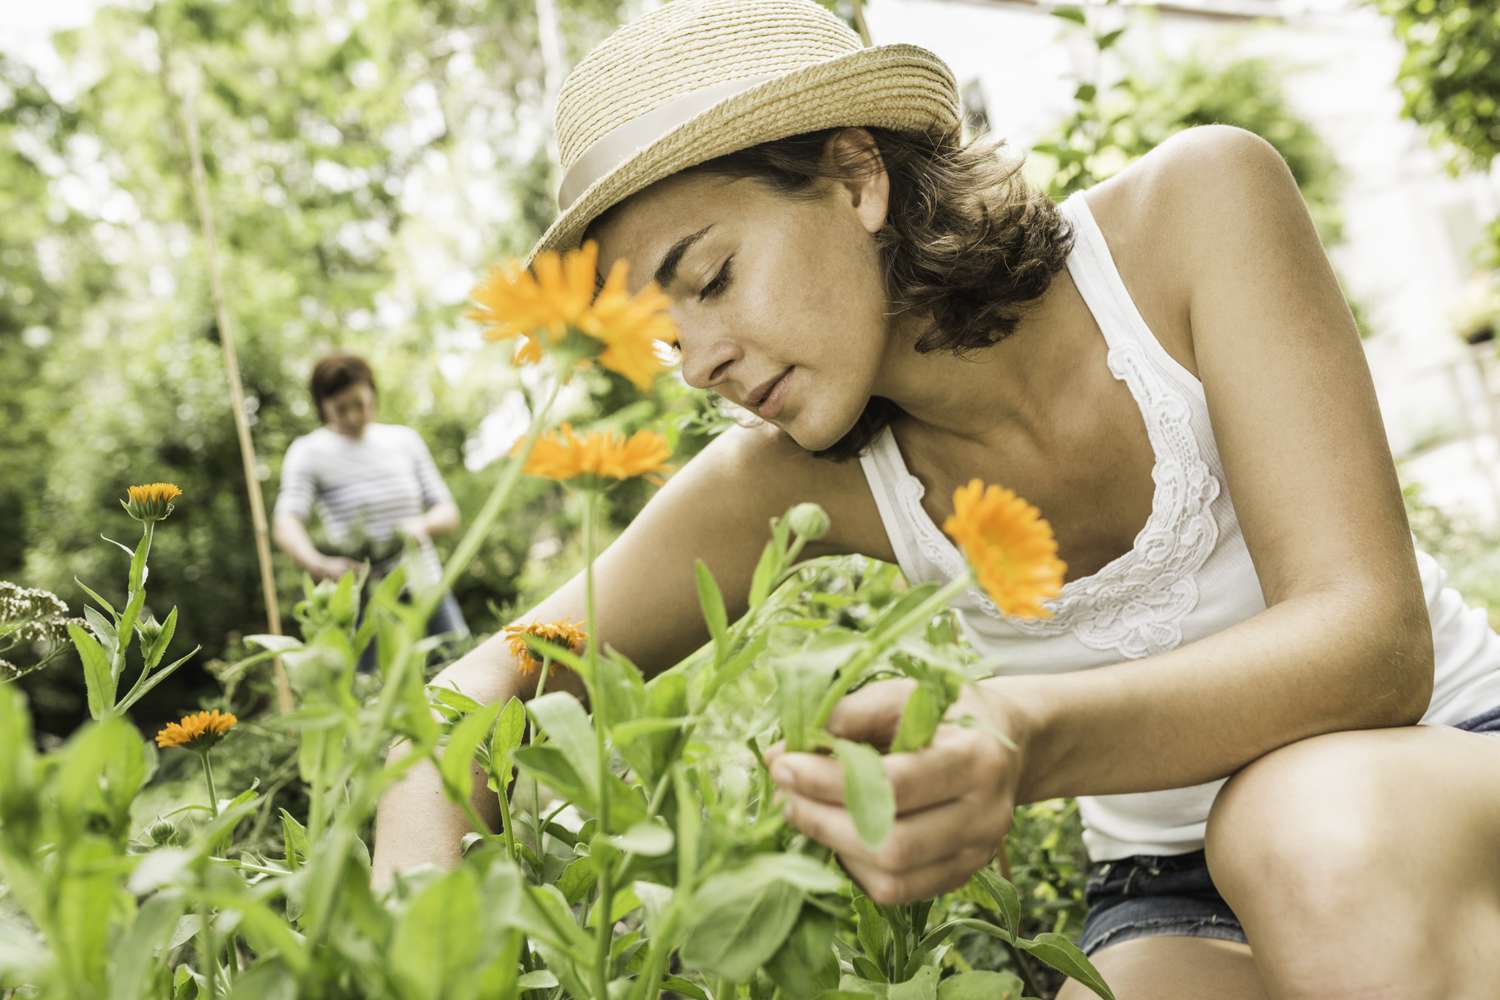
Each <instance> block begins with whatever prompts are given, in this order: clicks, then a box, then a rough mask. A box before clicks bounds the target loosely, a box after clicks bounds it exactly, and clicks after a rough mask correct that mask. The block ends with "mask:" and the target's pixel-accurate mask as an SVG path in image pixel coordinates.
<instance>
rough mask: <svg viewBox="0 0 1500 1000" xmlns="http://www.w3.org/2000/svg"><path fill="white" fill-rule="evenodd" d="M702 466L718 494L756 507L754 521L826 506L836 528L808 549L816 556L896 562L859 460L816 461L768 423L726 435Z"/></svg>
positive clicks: (708, 452) (712, 447)
mask: <svg viewBox="0 0 1500 1000" xmlns="http://www.w3.org/2000/svg"><path fill="white" fill-rule="evenodd" d="M698 461H699V460H698V459H695V460H694V462H698ZM702 463H703V466H704V467H703V469H702V473H701V474H702V475H705V476H710V477H712V479H713V480H714V484H713V487H712V489H713V492H714V493H715V494H716V495H723V496H725V497H726V498H727V499H729V500H730V502H731V503H735V502H737V501H738V502H749V503H751V504H753V505H754V508H755V514H754V515H752V516H758V517H764V518H770V517H774V516H776V515H778V514H780V513H781V512H783V511H785V510H786V509H787V508H788V507H790V506H792V505H793V504H797V503H801V502H804V501H811V502H813V503H817V504H818V505H820V506H821V507H822V508H823V509H824V510H825V511H827V512H828V517H829V521H830V523H831V526H830V528H829V532H828V535H827V536H826V537H825V538H824V539H822V541H821V542H819V543H818V544H817V545H816V546H810V547H809V548H808V549H807V550H805V551H806V552H808V553H809V554H810V555H813V556H818V555H847V554H860V555H867V556H871V557H873V558H876V559H884V560H886V561H888V562H895V559H896V557H895V554H894V552H893V551H892V550H891V546H890V541H889V539H888V538H887V537H886V533H885V526H884V524H883V523H882V522H881V519H880V511H879V508H877V507H876V505H875V498H874V496H873V495H872V494H871V492H870V485H869V482H868V481H867V480H866V478H865V474H864V470H863V468H862V467H861V465H860V463H859V461H858V460H857V459H849V460H847V461H843V462H834V461H830V460H828V459H820V458H816V457H814V456H813V454H812V453H811V452H809V451H807V450H806V449H804V448H802V446H801V445H799V444H797V442H796V441H794V440H793V439H792V437H791V436H790V435H788V434H787V433H786V432H785V431H783V430H781V429H780V428H779V427H776V426H775V425H774V424H769V423H763V424H757V425H753V426H738V427H733V428H730V429H729V430H727V431H725V432H724V433H723V434H721V435H720V436H719V437H718V438H716V439H715V440H714V441H713V442H712V443H711V444H710V445H709V446H708V448H705V449H704V452H703V453H702ZM692 464H694V463H689V465H692ZM683 472H684V473H686V472H687V469H684V470H683ZM747 513H748V512H747Z"/></svg>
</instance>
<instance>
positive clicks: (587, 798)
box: [513, 746, 597, 812]
mask: <svg viewBox="0 0 1500 1000" xmlns="http://www.w3.org/2000/svg"><path fill="white" fill-rule="evenodd" d="M513 756H514V758H515V761H516V764H517V765H519V766H520V768H521V770H523V771H525V772H526V773H527V774H529V775H530V776H531V777H533V778H535V779H536V780H538V781H540V782H542V783H543V784H545V785H546V786H547V787H548V788H550V789H552V790H553V791H554V792H556V793H557V794H559V795H561V796H562V797H563V798H565V799H567V800H568V801H569V802H572V803H574V804H575V805H577V806H578V807H579V808H581V809H584V810H586V811H588V812H594V811H595V808H596V805H595V803H596V801H597V800H596V798H595V797H594V795H593V793H592V792H590V791H589V788H588V786H586V785H585V784H584V781H583V778H582V777H581V776H580V775H579V774H578V772H577V771H576V770H574V769H573V765H572V764H570V763H569V762H568V758H567V755H565V754H564V753H563V752H562V751H561V750H559V749H558V748H557V747H555V746H524V747H521V748H520V749H519V750H517V751H516V752H515V754H514V755H513Z"/></svg>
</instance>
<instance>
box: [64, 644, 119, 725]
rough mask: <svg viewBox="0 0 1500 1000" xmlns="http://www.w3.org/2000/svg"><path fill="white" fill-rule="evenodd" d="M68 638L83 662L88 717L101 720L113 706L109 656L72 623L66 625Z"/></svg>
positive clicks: (113, 691)
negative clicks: (87, 699)
mask: <svg viewBox="0 0 1500 1000" xmlns="http://www.w3.org/2000/svg"><path fill="white" fill-rule="evenodd" d="M68 637H69V638H70V639H72V640H73V648H74V649H76V650H78V658H79V659H80V660H82V661H83V683H84V687H85V688H87V689H88V698H89V715H91V716H92V717H93V718H95V719H102V718H104V714H105V713H106V712H108V711H109V710H110V709H111V708H113V707H114V704H115V687H114V685H113V684H112V683H111V681H110V675H109V656H108V654H107V653H105V651H104V647H103V646H101V645H99V641H98V640H97V639H95V638H94V637H93V636H91V635H89V634H88V633H87V632H85V631H84V630H83V629H81V628H79V627H78V626H77V625H76V624H74V623H73V622H69V623H68Z"/></svg>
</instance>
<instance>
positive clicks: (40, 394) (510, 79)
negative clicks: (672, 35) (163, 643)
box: [0, 0, 708, 733]
mask: <svg viewBox="0 0 1500 1000" xmlns="http://www.w3.org/2000/svg"><path fill="white" fill-rule="evenodd" d="M559 18H560V23H561V28H562V31H563V33H564V42H565V50H566V54H568V55H570V56H574V57H576V56H577V55H578V54H580V53H581V51H582V50H583V49H584V48H586V47H587V46H588V45H589V44H591V43H592V42H593V41H594V40H596V39H597V38H599V37H602V35H603V34H604V33H606V32H607V31H608V30H609V28H610V27H611V26H612V25H613V24H614V22H615V21H616V20H617V10H616V4H615V3H614V2H613V0H565V2H563V3H561V4H559ZM535 25H536V21H535V8H534V5H532V4H529V3H521V2H519V0H442V2H434V3H422V4H416V3H412V2H410V0H374V2H372V3H367V4H364V5H363V6H362V8H361V11H360V13H359V14H358V15H356V14H355V13H353V12H352V11H337V10H335V11H329V10H325V9H323V8H321V7H308V6H306V5H297V4H289V3H284V2H279V0H278V2H275V3H271V4H231V5H225V4H211V3H204V2H201V0H156V2H154V3H151V4H149V5H146V6H145V7H141V5H118V6H106V7H104V8H103V9H101V10H100V11H99V12H98V14H97V15H96V18H95V20H94V22H93V23H91V24H90V25H88V26H87V27H85V28H81V29H78V30H76V31H73V32H69V33H66V34H64V35H61V36H59V37H58V39H57V45H58V49H59V53H60V55H61V57H62V59H63V62H64V64H65V65H66V66H67V67H68V70H69V75H70V77H71V78H72V79H76V80H78V81H80V83H81V86H80V89H79V90H78V91H77V92H76V93H70V94H68V95H67V96H66V97H61V96H58V95H54V94H51V93H49V92H48V91H47V90H46V88H45V87H43V85H42V84H41V83H40V82H39V81H38V80H37V79H36V78H35V77H34V75H33V74H32V73H31V72H30V71H29V70H28V69H27V68H26V67H25V66H22V65H20V64H18V63H16V62H15V61H14V60H12V59H9V58H4V59H0V140H3V141H0V205H3V207H4V208H5V216H6V226H5V232H4V233H3V234H0V364H3V366H4V370H5V372H6V376H7V384H8V389H7V391H6V392H5V393H0V417H3V419H0V471H3V472H4V475H0V576H4V577H8V578H12V579H16V580H17V581H19V582H22V583H25V584H27V585H28V586H35V587H43V588H46V589H49V590H51V591H53V592H55V593H57V594H58V595H60V596H61V597H62V598H63V599H64V600H65V601H67V602H68V603H70V604H73V603H80V602H82V600H83V599H84V595H83V594H82V592H81V591H79V590H78V589H77V587H76V585H75V584H74V582H73V581H74V579H75V578H78V579H84V580H91V579H102V578H106V577H108V576H109V575H110V574H111V573H112V571H113V565H112V563H111V562H110V561H109V560H110V559H111V554H110V553H109V552H107V551H104V550H100V549H96V548H92V547H89V546H82V545H79V544H78V539H82V538H88V537H91V536H92V535H93V533H94V527H93V525H94V521H95V517H96V514H95V512H97V511H98V510H100V509H101V504H103V503H105V502H110V501H112V498H113V497H115V496H116V495H118V492H119V489H120V487H121V485H122V484H124V483H127V482H143V481H149V480H171V481H174V482H177V483H178V484H179V485H181V486H182V487H183V489H184V490H185V492H186V496H187V498H188V499H189V500H190V501H191V507H190V508H188V509H184V510H183V511H182V512H181V513H180V514H179V515H178V517H179V520H178V523H177V524H176V525H175V530H174V532H173V533H172V535H171V537H169V538H165V539H163V540H162V542H161V543H160V545H161V552H160V555H161V556H162V557H163V560H162V562H163V565H165V566H168V567H172V569H170V570H169V571H167V572H163V573H162V574H161V575H160V577H159V579H157V580H155V581H153V591H152V594H153V600H156V599H158V598H159V599H161V600H162V601H163V602H164V605H163V606H167V605H176V606H178V607H179V608H181V614H182V615H183V616H184V618H185V619H186V620H191V621H193V622H194V623H195V630H196V632H197V634H198V635H200V636H202V637H204V643H205V647H206V649H205V659H206V660H207V661H208V662H214V661H226V660H231V659H234V658H236V657H237V656H239V655H240V653H241V652H242V649H241V647H240V645H239V641H240V637H242V636H243V635H246V634H250V633H255V632H262V631H265V630H266V624H265V615H264V610H263V607H262V603H261V597H260V588H259V581H258V576H257V572H258V571H257V566H256V554H255V544H254V538H253V534H252V529H251V522H250V510H249V500H248V496H247V494H246V490H245V487H244V485H243V482H242V474H241V465H240V456H239V451H238V444H237V441H236V437H235V430H234V424H233V421H232V419H231V414H230V412H229V410H228V408H227V406H226V400H227V393H226V382H225V379H226V376H225V373H224V366H223V361H222V358H221V352H220V347H219V342H218V341H219V331H218V329H217V324H216V321H215V318H214V315H213V310H212V307H211V303H210V300H209V290H208V282H207V272H206V265H205V261H206V257H205V253H204V248H203V245H202V242H201V239H200V235H199V228H198V222H197V216H196V211H195V208H194V205H193V201H192V198H191V192H190V190H189V186H188V183H187V178H188V176H189V167H188V161H187V151H186V146H185V142H184V138H183V129H182V111H183V107H184V104H185V103H186V102H187V101H188V99H189V98H190V97H191V103H192V107H193V111H194V114H195V116H196V118H197V120H198V123H199V129H200V132H201V135H202V145H203V150H204V156H205V161H206V163H205V166H206V169H207V174H208V183H209V188H210V194H211V197H212V201H213V210H214V213H215V220H216V224H217V230H218V247H217V250H218V255H219V257H220V260H221V264H222V268H223V273H224V276H225V284H226V297H227V305H228V309H229V313H230V316H231V319H232V322H233V325H234V328H235V332H236V337H237V346H238V352H239V363H240V368H241V373H242V377H243V380H244V383H245V389H246V396H247V404H246V405H247V409H248V410H249V417H250V420H251V423H252V430H253V433H254V435H255V443H256V448H257V452H258V455H259V461H260V466H261V482H260V488H261V489H262V491H263V494H264V496H265V497H266V499H267V501H268V502H269V501H270V500H271V499H272V498H273V497H274V495H275V490H276V488H277V485H278V481H277V476H278V471H279V467H280V461H281V457H282V455H284V453H285V451H286V448H287V445H288V444H289V443H290V442H291V440H292V439H293V438H294V437H295V436H296V435H298V434H301V433H304V432H306V431H308V430H311V429H313V427H314V426H316V422H317V417H316V415H315V414H313V413H312V411H311V406H310V403H309V400H308V399H307V391H306V388H305V386H306V379H307V376H308V372H309V371H310V369H311V365H312V363H313V361H314V359H315V358H316V357H317V356H319V355H320V354H321V353H323V352H325V351H327V350H330V349H335V348H337V349H345V350H353V351H357V352H359V353H362V354H364V355H365V356H367V357H368V358H369V359H370V360H371V362H372V365H373V366H374V369H375V372H376V378H377V381H378V382H379V383H380V388H381V392H380V406H381V413H380V417H379V419H382V420H386V421H391V422H398V423H405V424H409V425H410V426H413V427H414V428H416V429H417V430H418V431H419V432H420V433H421V434H422V436H423V437H424V439H425V440H427V441H428V443H429V445H430V447H431V450H432V452H433V455H434V457H435V459H436V461H437V462H438V465H439V467H440V469H441V471H442V472H443V474H444V477H445V479H446V481H447V482H448V484H449V486H450V488H452V490H453V492H454V494H455V498H456V499H457V501H458V503H459V506H460V509H461V510H463V511H465V512H466V513H471V512H472V511H473V510H474V509H475V508H476V507H477V505H478V503H479V502H480V500H481V499H482V498H483V496H484V495H485V494H486V493H487V491H488V479H489V478H490V475H491V470H489V469H481V470H477V471H471V470H470V469H469V468H468V467H467V466H466V465H465V463H464V456H465V449H466V447H468V446H469V445H471V444H472V443H474V442H475V441H477V430H478V418H479V417H480V416H481V415H483V414H486V413H494V412H497V411H498V409H499V408H500V406H501V404H502V403H504V402H505V401H506V400H507V399H513V398H514V396H513V394H515V393H517V392H518V391H519V388H520V384H519V378H518V375H517V373H516V372H515V371H514V370H513V369H512V368H511V367H510V366H509V365H508V364H507V362H506V358H507V357H508V353H507V352H505V351H504V350H502V349H499V348H496V347H493V346H490V345H484V344H482V343H481V342H480V341H479V340H478V337H477V335H476V333H475V331H474V330H473V329H472V328H471V327H470V326H469V324H467V323H465V322H464V321H463V320H462V319H461V318H460V316H459V313H460V312H461V310H462V309H463V307H464V305H465V303H464V299H465V298H466V296H467V293H468V290H469V288H470V287H471V286H472V284H473V283H474V280H476V279H477V277H478V275H479V273H480V271H481V270H482V268H483V266H484V265H486V264H487V263H489V261H490V260H492V259H493V257H494V256H495V255H497V254H503V253H514V252H518V251H520V250H521V249H523V248H525V247H526V246H528V245H529V244H530V242H531V240H532V238H533V237H534V236H535V235H536V233H537V232H538V231H539V229H540V227H541V225H543V224H544V221H547V220H548V219H550V215H551V213H552V211H553V208H552V205H551V199H552V185H553V180H552V178H551V177H550V170H551V168H550V167H549V166H548V162H547V158H546V149H545V145H544V144H543V141H542V135H543V132H542V131H541V130H540V129H539V128H537V127H536V126H537V125H539V124H540V123H539V120H538V119H539V111H538V110H537V102H536V100H535V95H536V93H537V92H538V89H539V87H540V86H541V81H542V80H543V77H544V75H545V67H544V66H543V64H542V61H541V56H540V51H541V47H540V46H539V45H538V44H537V39H536V37H535V36H536V27H535ZM501 26H503V30H500V28H501ZM481 164H482V165H483V166H482V167H481V166H480V165H481ZM586 381H587V382H588V383H590V384H589V386H588V389H589V391H588V392H587V393H585V394H581V395H580V398H579V399H577V400H574V401H573V402H572V403H571V404H570V405H571V406H573V407H574V408H575V411H576V412H572V413H568V414H566V415H567V416H570V417H571V418H572V419H573V420H574V422H575V424H578V425H582V424H585V423H587V422H588V420H589V419H590V418H591V417H592V416H593V415H595V414H597V413H601V412H603V413H616V412H617V411H625V409H626V407H625V405H624V402H625V401H626V400H629V401H632V402H634V401H636V395H635V393H634V392H633V390H632V389H631V387H629V386H628V384H626V383H624V382H623V380H620V379H617V378H616V377H614V376H612V375H608V374H605V373H590V374H589V376H588V377H587V379H586ZM75 402H78V403H80V404H82V403H85V402H86V405H73V404H74V403H75ZM622 415H623V416H624V417H625V419H628V420H631V421H634V422H636V423H642V422H647V421H651V420H653V419H655V418H658V417H662V416H668V415H678V416H680V417H681V418H682V419H683V420H684V421H685V422H686V423H688V424H689V426H688V427H687V428H686V429H685V430H684V432H683V433H682V434H681V440H677V439H676V435H674V439H673V440H672V442H671V444H672V445H673V446H674V448H675V450H676V453H677V454H679V455H682V456H684V457H686V456H690V455H691V454H692V453H693V452H694V451H695V450H696V448H698V447H701V445H702V444H703V443H704V441H706V439H707V438H706V433H705V431H706V430H707V428H708V424H707V423H706V422H704V421H703V419H702V418H703V415H704V414H703V412H702V410H701V404H700V402H698V401H696V400H694V399H692V398H691V397H690V395H689V394H688V392H687V391H686V389H685V387H682V386H680V385H676V384H675V383H672V382H671V381H670V380H663V385H662V388H661V391H660V394H659V395H657V396H652V397H649V398H647V399H644V400H640V401H639V403H638V405H636V406H635V407H633V408H632V410H631V411H630V413H629V414H628V415H625V414H622ZM522 491H523V493H525V494H526V495H527V496H526V502H525V503H523V504H518V505H517V506H516V508H515V509H514V510H513V511H512V512H511V515H510V518H509V522H508V525H507V530H506V531H504V532H496V533H495V535H494V536H493V537H492V538H490V539H486V542H485V544H484V546H483V548H482V550H481V552H480V554H479V557H478V558H477V559H476V560H475V561H474V563H473V564H472V566H473V568H472V570H471V572H470V573H469V574H468V575H467V576H466V577H465V578H464V580H462V581H461V582H460V585H459V587H458V589H457V592H456V597H457V598H458V600H459V602H460V604H461V606H462V607H463V609H464V611H465V614H466V617H467V618H468V620H469V621H470V622H471V623H472V624H473V625H474V626H475V627H476V629H478V630H483V629H484V628H485V627H487V626H492V625H493V624H494V619H493V617H492V614H493V612H491V611H490V610H488V609H489V607H490V606H491V605H493V606H494V607H495V608H496V610H497V611H504V610H507V609H513V608H514V607H516V606H517V605H520V604H524V603H526V602H528V601H530V600H534V599H535V598H536V597H537V596H539V595H538V593H537V592H538V591H539V590H541V591H543V592H546V591H547V590H550V588H549V587H547V584H548V583H549V582H551V577H550V574H552V573H555V572H558V571H560V569H562V568H566V567H565V566H562V565H561V564H562V563H563V562H564V561H565V560H566V557H568V556H570V555H571V556H573V557H574V558H573V564H574V566H576V565H577V563H578V561H579V560H578V559H577V558H576V552H570V551H568V550H564V551H563V552H562V553H560V555H561V556H563V557H564V558H562V559H557V560H553V559H550V558H549V556H548V554H547V550H546V547H547V546H548V545H549V544H551V542H552V540H554V539H555V540H557V541H559V542H562V543H564V544H565V543H566V542H567V541H568V540H570V539H571V537H572V534H571V533H570V532H569V530H568V528H569V517H568V516H566V514H565V512H564V511H563V510H562V509H561V507H560V502H559V500H558V498H557V497H556V496H555V494H554V493H553V491H551V490H548V489H546V488H545V487H544V486H542V485H540V484H532V483H527V484H524V485H523V486H522ZM622 494H623V495H622V497H621V498H620V503H619V505H618V507H617V508H616V511H615V513H616V515H617V518H618V523H624V522H625V521H628V519H629V517H630V516H631V515H632V514H633V513H634V511H635V510H636V509H638V508H639V506H640V504H641V503H643V502H644V498H645V495H646V494H645V492H644V486H636V485H634V484H632V485H630V486H628V487H627V488H626V489H625V490H623V491H622ZM320 540H321V539H320ZM208 552H211V553H213V554H214V555H213V558H212V560H207V559H204V558H202V557H201V554H202V553H208ZM534 553H535V554H534ZM538 560H544V562H543V563H542V564H541V565H537V561H538ZM276 561H277V570H278V573H277V579H278V584H279V588H278V589H279V592H280V594H281V596H282V599H283V602H284V604H285V603H290V601H291V600H292V599H293V598H294V595H295V594H296V592H297V587H298V582H297V581H298V576H297V573H296V571H295V567H294V566H293V565H292V564H291V563H290V561H289V560H288V559H286V558H285V557H284V556H282V555H281V554H280V553H277V560H276ZM570 572H571V570H570ZM144 610H145V611H153V610H154V609H153V608H152V607H149V606H148V607H147V608H145V609H144ZM157 617H158V618H162V617H164V616H163V615H162V614H161V613H160V612H159V611H158V612H157ZM81 676H82V675H81V673H80V672H78V671H73V670H68V671H61V670H59V671H49V672H43V673H40V674H36V675H33V676H31V677H28V678H26V679H25V684H26V690H27V691H28V693H29V694H31V696H32V698H33V705H34V709H35V711H36V712H37V715H38V721H39V725H40V727H41V728H42V729H44V730H46V731H50V732H57V733H65V732H67V731H68V729H69V728H71V726H72V725H73V724H75V723H76V720H77V718H78V717H80V716H81V715H83V714H84V712H85V711H86V697H85V691H84V687H83V685H82V684H81V683H80V680H81ZM205 682H206V678H204V677H203V676H202V675H201V673H199V672H197V671H183V672H182V673H181V674H179V675H178V677H176V678H173V679H172V680H171V681H169V682H168V683H166V684H164V685H163V686H162V688H160V689H158V690H157V691H155V692H153V693H152V695H151V697H149V698H148V699H147V700H146V702H145V703H144V704H143V706H142V708H143V717H144V721H145V722H146V723H147V724H148V725H149V724H153V723H155V722H157V721H159V720H161V719H162V718H164V717H168V716H170V715H171V714H172V713H173V712H175V711H176V709H177V707H178V706H179V705H181V704H186V703H190V702H192V701H193V700H195V699H194V697H193V695H192V693H191V692H192V690H193V689H194V688H197V689H200V690H201V689H203V688H204V687H205Z"/></svg>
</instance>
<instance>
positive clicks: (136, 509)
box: [120, 483, 182, 524]
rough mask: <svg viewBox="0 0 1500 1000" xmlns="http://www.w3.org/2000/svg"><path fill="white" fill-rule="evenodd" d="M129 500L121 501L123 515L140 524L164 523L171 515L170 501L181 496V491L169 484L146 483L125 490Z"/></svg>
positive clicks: (171, 505)
mask: <svg viewBox="0 0 1500 1000" xmlns="http://www.w3.org/2000/svg"><path fill="white" fill-rule="evenodd" d="M126 492H127V493H129V494H130V499H128V500H121V501H120V505H121V506H122V507H124V508H125V513H127V514H129V515H130V516H131V517H133V518H135V519H136V520H137V521H140V522H141V523H143V524H144V523H145V522H147V521H165V520H166V519H167V515H168V514H170V513H172V507H173V504H172V501H173V500H176V499H177V498H178V497H180V496H182V490H181V489H179V488H178V487H176V486H174V485H173V484H171V483H148V484H146V485H145V486H131V487H128V488H127V489H126Z"/></svg>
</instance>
